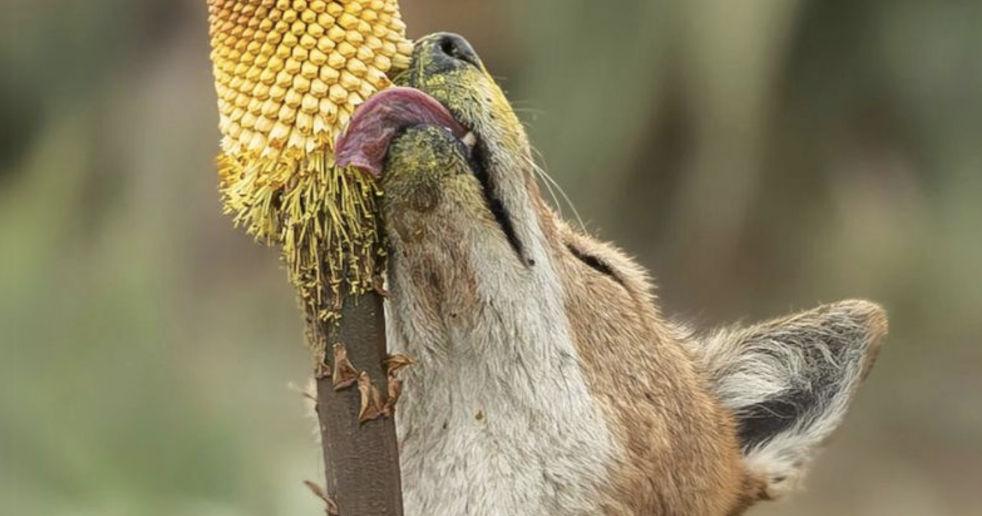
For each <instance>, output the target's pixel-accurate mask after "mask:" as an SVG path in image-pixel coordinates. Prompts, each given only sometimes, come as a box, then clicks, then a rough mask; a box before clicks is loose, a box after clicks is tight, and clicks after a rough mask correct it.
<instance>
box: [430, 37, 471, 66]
mask: <svg viewBox="0 0 982 516" xmlns="http://www.w3.org/2000/svg"><path fill="white" fill-rule="evenodd" d="M426 44H427V45H430V46H432V48H433V50H434V52H433V55H434V56H439V57H441V58H447V59H449V60H453V61H462V62H464V63H469V64H472V65H474V66H476V67H478V68H481V59H480V58H479V57H477V52H475V51H474V48H473V47H471V44H470V43H468V42H467V40H466V39H464V38H463V37H461V36H458V35H457V34H451V33H449V32H441V33H437V34H433V35H432V36H430V37H429V38H427V41H426Z"/></svg>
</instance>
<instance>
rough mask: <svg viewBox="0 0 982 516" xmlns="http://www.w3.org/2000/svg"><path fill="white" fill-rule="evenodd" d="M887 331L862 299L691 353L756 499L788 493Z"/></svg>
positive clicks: (722, 338)
mask: <svg viewBox="0 0 982 516" xmlns="http://www.w3.org/2000/svg"><path fill="white" fill-rule="evenodd" d="M886 332H887V320H886V314H885V313H884V311H883V309H882V308H880V307H879V306H878V305H876V304H873V303H870V302H868V301H842V302H839V303H834V304H830V305H823V306H820V307H818V308H816V309H814V310H810V311H807V312H801V313H797V314H794V315H791V316H788V317H784V318H780V319H775V320H771V321H768V322H765V323H762V324H758V325H756V326H751V327H748V328H742V329H738V330H729V331H720V332H718V333H716V334H714V335H712V336H710V337H709V338H708V339H705V340H703V341H702V342H700V343H699V348H698V349H697V350H696V351H697V353H698V355H699V357H700V360H701V363H702V366H703V367H704V371H705V372H706V373H707V374H708V378H709V381H710V383H711V384H712V386H713V387H714V388H715V391H716V393H717V394H718V395H719V397H720V399H721V400H722V402H723V404H724V405H725V406H726V407H727V408H729V409H730V410H731V411H732V412H733V414H734V415H735V417H736V422H737V430H738V432H739V438H740V445H741V447H742V451H743V460H744V463H745V464H746V467H747V469H748V471H749V472H750V474H751V475H753V476H754V477H756V478H757V479H758V480H759V481H760V482H762V487H763V490H762V491H761V492H760V493H759V496H760V497H761V498H767V499H775V498H779V497H781V496H783V495H785V494H787V493H789V492H790V491H791V490H793V488H794V487H795V485H796V484H797V482H798V481H799V480H800V479H801V478H802V477H803V476H804V473H805V470H806V469H807V466H808V463H809V461H810V460H811V458H812V456H813V455H814V453H815V452H816V451H817V450H818V448H819V447H820V446H821V445H822V443H823V442H824V441H825V440H826V439H827V438H828V437H829V435H830V434H832V432H833V431H834V430H835V429H836V428H837V427H838V426H839V424H840V423H841V422H842V418H843V416H844V415H845V413H846V410H847V409H848V407H849V404H850V402H851V401H852V398H853V396H854V395H855V393H856V389H857V388H858V387H859V384H860V383H861V382H862V380H863V379H864V378H865V377H866V374H867V373H868V372H869V370H870V368H871V367H872V365H873V362H874V360H875V359H876V355H877V353H878V351H879V348H880V344H881V342H882V340H883V337H884V336H885V335H886Z"/></svg>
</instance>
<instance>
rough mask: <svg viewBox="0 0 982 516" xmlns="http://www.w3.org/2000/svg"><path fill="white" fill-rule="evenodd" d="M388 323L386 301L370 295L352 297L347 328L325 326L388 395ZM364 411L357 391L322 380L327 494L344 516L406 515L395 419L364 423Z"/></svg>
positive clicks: (344, 321) (344, 320)
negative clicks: (386, 365)
mask: <svg viewBox="0 0 982 516" xmlns="http://www.w3.org/2000/svg"><path fill="white" fill-rule="evenodd" d="M384 323H385V318H384V313H383V311H382V297H381V296H380V295H379V294H377V293H375V292H370V293H368V294H365V295H362V296H350V297H348V298H347V299H346V300H345V302H344V306H343V308H342V309H341V324H340V325H335V324H333V323H325V327H323V328H321V329H322V331H323V332H324V333H323V334H325V335H327V339H328V340H327V342H328V345H329V346H331V345H334V344H336V343H341V344H343V345H344V346H345V347H346V348H347V351H348V359H349V360H350V361H351V363H352V364H354V366H355V367H356V368H357V369H358V370H359V371H365V372H367V373H368V376H369V377H370V378H371V380H372V383H373V384H374V385H375V386H376V387H377V388H378V389H379V391H380V392H383V393H384V392H387V391H388V382H387V378H386V372H385V369H384V366H383V364H382V363H383V361H384V360H385V357H386V349H385V324H384ZM328 356H330V350H329V351H328ZM360 408H361V395H360V393H359V391H358V388H357V387H349V388H345V389H341V390H337V391H336V390H335V388H334V385H333V382H332V379H331V378H330V377H324V378H319V379H318V380H317V413H318V417H319V419H320V430H321V442H322V443H323V446H324V464H325V467H326V473H327V485H326V486H325V490H326V492H327V496H328V498H329V499H330V500H331V501H333V502H334V503H335V504H336V506H337V509H338V514H339V515H340V516H402V483H401V479H400V476H399V448H398V445H397V443H396V432H395V424H394V421H393V419H392V418H391V417H380V418H377V419H373V420H370V421H365V422H363V423H360V422H359V420H358V415H359V410H360Z"/></svg>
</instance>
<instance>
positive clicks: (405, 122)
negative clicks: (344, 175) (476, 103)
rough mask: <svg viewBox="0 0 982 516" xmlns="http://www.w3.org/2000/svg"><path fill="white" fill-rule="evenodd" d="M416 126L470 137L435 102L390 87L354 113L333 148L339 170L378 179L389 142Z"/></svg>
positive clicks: (417, 92) (419, 93)
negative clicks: (361, 171) (348, 170)
mask: <svg viewBox="0 0 982 516" xmlns="http://www.w3.org/2000/svg"><path fill="white" fill-rule="evenodd" d="M417 125H434V126H439V127H444V128H446V129H447V130H448V131H450V133H451V134H453V136H454V137H455V138H457V139H463V138H466V137H468V134H469V131H468V130H467V129H466V128H465V127H464V126H463V125H461V124H460V122H458V121H457V120H456V119H455V118H454V117H453V115H451V114H450V111H448V110H447V108H446V107H444V106H443V104H441V103H440V102H439V101H438V100H436V99H434V98H433V97H431V96H429V95H427V94H425V93H423V92H422V91H420V90H417V89H414V88H405V87H393V88H389V89H387V90H384V91H382V92H380V93H378V94H376V95H375V96H373V97H372V98H370V99H368V101H366V102H365V103H364V104H362V105H361V106H359V107H358V109H357V110H355V113H354V116H353V117H352V118H351V122H350V123H349V124H348V129H347V131H345V132H344V134H342V135H341V136H340V137H339V138H338V141H337V143H336V145H335V146H334V155H335V160H336V161H337V164H338V165H339V166H341V167H347V166H353V167H355V168H358V169H360V170H363V171H365V172H368V173H370V174H372V175H373V176H375V177H379V176H380V175H381V173H382V166H383V163H384V161H385V153H386V151H387V150H388V148H389V144H390V143H391V142H392V139H393V138H394V137H395V136H396V135H397V134H398V133H399V132H400V131H402V130H403V129H405V128H407V127H412V126H417ZM471 138H472V137H471Z"/></svg>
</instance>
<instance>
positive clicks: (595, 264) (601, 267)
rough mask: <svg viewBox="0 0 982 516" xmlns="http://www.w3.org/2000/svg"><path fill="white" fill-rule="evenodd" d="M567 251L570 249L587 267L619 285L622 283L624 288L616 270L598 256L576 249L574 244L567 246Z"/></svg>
mask: <svg viewBox="0 0 982 516" xmlns="http://www.w3.org/2000/svg"><path fill="white" fill-rule="evenodd" d="M566 249H569V252H570V253H572V254H573V256H575V257H576V259H578V260H579V261H581V262H583V263H584V264H585V265H586V266H587V267H590V268H591V269H593V270H595V271H597V272H599V273H600V274H603V275H604V276H607V277H609V278H610V279H612V280H614V281H616V282H617V283H620V284H621V285H622V286H623V285H624V282H622V281H621V278H620V276H618V275H617V273H615V272H614V269H612V268H610V265H608V264H607V262H605V261H603V260H601V259H600V258H597V257H596V256H593V255H591V254H587V253H585V252H583V251H582V250H581V249H578V248H576V247H574V246H573V245H572V244H566Z"/></svg>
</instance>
